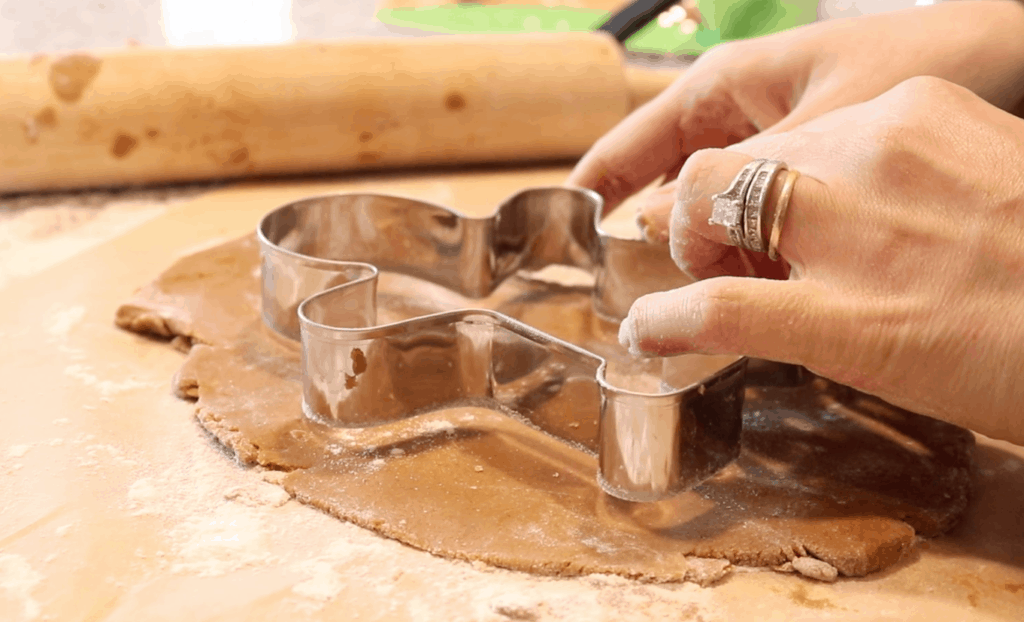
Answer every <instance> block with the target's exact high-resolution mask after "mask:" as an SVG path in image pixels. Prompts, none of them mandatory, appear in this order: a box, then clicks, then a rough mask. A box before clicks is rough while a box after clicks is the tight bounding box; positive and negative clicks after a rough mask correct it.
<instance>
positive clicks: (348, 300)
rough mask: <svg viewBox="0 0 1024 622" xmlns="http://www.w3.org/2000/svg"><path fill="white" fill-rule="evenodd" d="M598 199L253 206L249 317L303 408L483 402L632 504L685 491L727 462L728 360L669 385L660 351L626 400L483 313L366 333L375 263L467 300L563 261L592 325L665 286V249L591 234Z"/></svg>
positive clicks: (573, 361) (345, 412)
mask: <svg viewBox="0 0 1024 622" xmlns="http://www.w3.org/2000/svg"><path fill="white" fill-rule="evenodd" d="M602 204H603V203H602V199H601V197H600V196H599V195H597V194H596V193H594V192H591V191H589V190H581V189H570V188H561V187H551V188H533V189H527V190H523V191H521V192H519V193H517V194H515V195H513V196H512V197H510V198H509V199H507V200H506V201H505V202H504V203H502V204H501V206H500V207H498V209H497V211H496V212H494V214H493V215H492V216H490V217H487V218H470V217H466V216H463V215H461V214H459V213H457V212H455V211H452V210H450V209H446V208H444V207H440V206H438V205H433V204H430V203H424V202H421V201H416V200H413V199H408V198H401V197H395V196H386V195H378V194H342V195H332V196H322V197H314V198H308V199H303V200H300V201H296V202H294V203H290V204H288V205H285V206H283V207H280V208H278V209H275V210H274V211H272V212H270V213H268V214H267V215H266V216H264V217H263V219H262V221H261V222H260V224H259V227H258V231H257V235H258V238H259V242H260V248H261V255H262V288H263V319H264V321H265V322H266V323H267V325H269V326H270V327H271V328H273V329H274V330H275V331H277V332H278V333H280V334H282V335H284V336H286V337H288V338H291V339H299V340H301V343H302V369H303V409H304V411H305V414H306V416H308V417H311V418H312V419H314V420H317V421H319V422H322V423H326V424H330V425H335V426H344V427H368V426H373V425H379V424H383V423H387V422H391V421H395V420H398V419H403V418H407V417H410V416H414V415H416V414H418V413H423V412H428V411H430V410H436V409H438V408H442V407H447V406H455V405H466V404H478V405H487V406H489V407H491V408H495V409H497V410H499V411H502V412H505V413H508V414H510V415H513V416H517V417H518V418H520V419H525V420H526V422H528V423H529V424H532V425H533V426H535V427H537V428H540V429H541V430H543V431H545V432H547V433H549V434H551V435H553V436H555V437H557V438H559V439H562V440H564V441H566V442H569V443H573V444H576V445H577V446H583V447H584V448H586V449H588V450H590V451H594V452H596V453H597V455H598V458H599V480H600V483H601V486H602V487H603V489H604V490H605V491H606V492H607V493H608V494H610V495H612V496H615V497H618V498H621V499H626V500H632V501H654V500H657V499H661V498H664V497H668V496H671V495H673V494H675V493H678V492H681V491H684V490H687V489H689V488H690V487H692V486H694V485H697V484H698V483H700V482H701V481H703V480H704V479H706V478H708V477H710V476H711V475H713V474H714V473H715V472H717V471H718V470H720V469H721V468H722V467H724V466H725V465H727V464H728V463H729V462H731V461H732V460H733V459H735V458H736V456H737V455H738V454H739V449H740V442H739V441H740V428H741V409H742V402H743V375H744V371H745V363H746V360H745V359H737V360H735V361H734V362H731V363H730V364H727V365H725V366H724V367H721V368H719V369H717V370H716V371H715V372H714V373H712V374H711V375H710V376H708V377H705V378H702V379H701V381H700V382H696V383H693V382H688V383H687V384H688V385H689V386H683V387H674V386H672V384H673V383H672V379H671V376H672V359H665V361H666V365H665V373H663V377H662V388H663V389H666V392H663V393H640V392H635V391H630V390H625V389H622V388H618V387H615V386H612V384H610V383H609V381H608V380H607V378H606V373H607V364H606V362H605V360H604V359H602V358H601V357H599V356H597V355H596V354H594V353H592V352H589V351H587V350H585V349H582V348H579V347H577V346H574V345H572V344H570V343H567V342H565V341H562V340H560V339H557V338H555V337H553V336H551V335H548V334H546V333H543V332H541V331H539V330H536V329H534V328H531V327H530V326H528V325H526V324H524V323H522V322H519V321H517V320H514V319H512V318H510V317H508V316H506V315H503V314H501V313H498V312H495V311H490V310H482V309H466V310H459V311H451V312H444V313H437V314H433V315H427V316H423V317H416V318H413V319H409V320H406V321H401V322H396V323H391V324H383V325H378V324H377V318H376V316H377V275H378V269H380V270H385V271H391V272H398V273H402V274H406V275H411V276H415V277H419V278H422V279H425V280H427V281H431V282H433V283H436V284H439V285H442V286H444V287H446V288H449V289H451V290H453V291H455V292H458V293H460V294H462V295H464V296H468V297H474V298H480V297H484V296H486V295H488V294H490V293H491V292H492V291H493V290H495V289H496V288H497V287H498V285H500V284H501V282H502V281H504V280H505V279H506V278H508V277H510V276H511V275H513V274H515V273H516V272H518V271H520V270H538V269H540V268H542V267H544V266H548V265H551V264H562V265H569V266H576V267H579V268H583V269H585V270H588V271H590V272H591V273H592V274H593V275H594V277H595V287H594V292H593V301H594V305H595V310H596V311H597V312H598V313H599V314H602V315H604V316H607V317H609V318H621V317H624V316H625V315H626V313H627V312H628V310H629V306H630V305H631V304H632V302H633V301H634V300H635V299H636V298H637V297H639V296H641V295H644V294H646V293H650V292H653V291H660V290H664V289H667V288H668V287H672V286H673V285H674V284H678V283H679V279H680V274H679V270H678V269H677V268H676V267H675V265H674V264H673V263H672V261H671V258H670V257H669V255H668V252H667V250H666V249H664V248H660V247H657V246H654V245H651V244H648V243H646V242H643V241H641V240H631V239H624V238H618V237H614V236H611V235H609V234H607V233H605V232H604V231H603V230H602V229H601V227H600V217H601V207H602ZM595 419H596V420H597V431H596V437H595V434H594V431H593V422H594V421H595ZM588 424H589V425H588ZM588 427H589V428H590V432H587V431H586V430H587V428H588Z"/></svg>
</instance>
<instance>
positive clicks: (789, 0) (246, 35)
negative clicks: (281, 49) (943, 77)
mask: <svg viewBox="0 0 1024 622" xmlns="http://www.w3.org/2000/svg"><path fill="white" fill-rule="evenodd" d="M933 2H934V0H718V1H712V0H688V1H687V2H685V3H684V2H680V3H679V5H677V6H675V7H672V8H669V9H667V10H666V11H665V12H664V13H663V14H662V15H661V16H660V17H659V19H658V20H657V21H656V22H652V23H651V24H650V25H649V26H648V27H647V28H645V29H644V30H642V31H641V32H638V33H637V34H636V35H634V36H633V37H632V38H631V39H630V40H629V41H628V42H627V49H630V50H632V51H636V52H647V53H670V54H681V55H685V54H694V53H699V52H700V51H701V50H703V49H706V48H707V47H709V46H711V45H714V44H715V43H718V42H719V41H722V40H728V39H735V38H745V37H750V36H757V35H761V34H766V33H769V32H774V31H777V30H783V29H786V28H790V27H793V26H796V25H799V24H803V23H808V22H812V21H815V20H818V19H828V18H835V17H846V16H853V15H861V14H865V13H875V12H880V11H887V10H894V9H899V8H904V7H909V6H913V5H915V4H917V5H921V4H932V3H933ZM628 4H629V0H511V1H508V2H502V1H501V0H484V1H482V2H474V3H445V2H444V1H443V0H84V1H83V0H3V1H2V2H0V53H19V52H38V51H57V50H71V49H80V48H97V47H102V48H110V47H120V46H124V45H137V44H139V45H151V46H160V45H175V46H189V45H198V46H201V45H256V44H276V43H285V42H288V41H294V40H310V39H336V38H341V37H352V36H401V35H405V36H410V35H413V36H414V35H424V34H433V33H446V32H517V31H523V32H526V31H536V30H551V31H566V30H588V29H593V28H596V27H597V26H599V25H600V24H601V23H602V22H603V21H605V20H606V19H607V17H608V15H609V14H610V12H612V11H615V10H618V9H620V8H622V7H624V6H626V5H628ZM684 4H685V5H686V6H684ZM697 7H700V8H699V9H698V8H697ZM709 7H710V8H709ZM700 9H703V11H704V13H705V14H706V15H703V16H701V14H700ZM701 17H703V19H700V18H701ZM714 22H717V23H714Z"/></svg>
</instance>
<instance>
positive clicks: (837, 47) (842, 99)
mask: <svg viewBox="0 0 1024 622" xmlns="http://www.w3.org/2000/svg"><path fill="white" fill-rule="evenodd" d="M1021 33H1024V3H1021V2H1017V1H1015V0H988V1H969V2H968V1H961V2H950V3H944V4H939V5H935V6H931V7H921V8H915V9H910V10H906V11H899V12H894V13H885V14H880V15H871V16H866V17H858V18H854V19H847V20H837V21H830V22H822V23H819V24H814V25H811V26H807V27H804V28H798V29H795V30H791V31H788V32H784V33H780V34H778V35H774V36H770V37H764V38H760V39H754V40H750V41H744V42H737V43H729V44H726V45H722V46H718V47H716V48H714V49H713V50H712V51H711V52H710V53H708V54H706V55H704V56H703V57H702V58H701V59H700V60H699V61H698V62H697V63H695V64H694V65H693V67H691V68H690V69H688V70H687V71H686V72H685V73H684V75H683V76H682V77H681V78H680V79H679V80H678V81H677V82H676V83H675V84H674V85H673V86H672V87H670V88H669V89H667V90H666V91H665V92H664V93H662V94H661V95H660V96H659V97H657V98H655V99H654V100H652V101H651V102H650V103H648V104H647V105H645V106H643V107H642V108H640V109H639V110H637V111H636V112H635V113H634V114H632V115H631V116H630V117H629V118H628V119H626V120H625V121H623V122H622V123H621V124H620V125H619V126H618V127H616V128H615V129H614V130H612V131H611V132H610V133H609V134H608V135H606V136H605V137H603V138H602V139H601V140H600V141H598V142H597V144H596V145H595V146H594V147H593V149H591V151H590V152H589V153H588V154H587V155H586V156H585V157H584V158H583V160H581V161H580V163H579V165H578V166H577V167H576V169H575V171H573V173H572V175H571V176H570V178H569V180H568V182H567V183H568V184H569V185H572V186H582V187H586V188H593V189H595V190H597V191H598V192H599V193H601V194H602V195H603V196H604V198H605V200H606V202H607V204H606V209H608V210H611V209H613V208H614V207H615V206H617V205H618V204H619V203H621V202H622V201H623V200H624V199H626V198H627V197H629V196H630V195H631V194H633V193H634V192H636V191H637V190H639V189H640V188H643V187H644V186H646V185H647V184H649V183H651V182H652V181H654V180H655V179H657V178H658V177H660V176H662V175H666V176H667V177H666V179H670V180H674V179H675V176H676V173H678V172H679V168H680V167H681V166H682V165H683V162H684V161H685V160H686V158H687V157H688V156H689V155H690V154H691V153H693V152H694V151H697V150H698V149H703V148H707V147H725V146H727V145H731V144H734V143H736V142H739V141H741V140H743V139H746V138H749V137H750V136H752V135H754V134H756V133H758V132H768V133H778V132H783V131H786V130H789V129H792V128H794V127H796V126H798V125H800V124H801V123H804V122H806V121H809V120H810V119H813V118H814V117H817V116H819V115H821V114H824V113H826V112H829V111H831V110H835V109H837V108H841V107H843V106H848V105H850V104H856V103H860V102H864V101H867V100H869V99H872V98H874V97H877V96H878V95H881V94H882V93H884V92H885V91H887V90H889V89H890V88H892V87H894V86H896V85H897V84H899V83H900V82H902V81H903V80H906V79H907V78H911V77H914V76H918V75H932V76H937V77H940V78H944V79H946V80H949V81H950V82H954V83H956V84H959V85H961V86H964V87H966V88H968V89H970V90H972V91H974V92H975V93H977V94H978V95H979V96H981V97H982V98H984V99H986V100H987V101H989V102H991V103H993V104H995V105H997V106H999V107H1001V108H1004V109H1012V107H1013V106H1014V105H1016V104H1017V103H1018V102H1021V100H1022V99H1024V36H1022V35H1021ZM675 186H676V184H675V183H670V184H669V185H667V186H666V187H664V188H663V189H661V190H660V191H658V192H656V193H654V194H653V195H652V196H651V197H650V198H649V201H650V202H651V203H653V204H656V205H657V204H662V205H668V206H670V205H671V204H672V202H673V197H674V194H675ZM663 211H666V212H667V208H665V209H664V210H663Z"/></svg>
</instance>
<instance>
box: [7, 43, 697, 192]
mask: <svg viewBox="0 0 1024 622" xmlns="http://www.w3.org/2000/svg"><path fill="white" fill-rule="evenodd" d="M676 75H677V72H673V71H661V70H646V71H644V70H635V69H634V70H629V71H627V70H626V69H625V67H624V64H623V56H622V52H621V50H620V47H619V45H618V44H617V43H616V42H615V41H614V40H613V39H612V38H611V37H610V36H606V35H603V34H598V33H562V34H536V35H502V36H491V35H484V36H477V35H470V36H444V37H422V38H402V39H370V40H365V39H364V40H349V41H338V42H330V43H302V44H293V45H287V46H280V47H246V48H207V49H196V48H185V49H167V48H164V49H160V48H127V49H123V50H115V51H103V52H90V53H75V54H67V55H59V56H58V55H36V56H34V57H31V58H29V57H9V58H6V59H3V60H0V154H2V155H0V193H9V192H20V191H36V190H50V189H61V188H78V187H87V186H120V185H128V184H147V183H160V182H177V181H188V180H200V179H216V178H232V177H242V176H256V175H259V176H262V175H278V174H293V173H311V172H322V171H344V170H357V169H366V168H390V167H400V166H416V165H419V166H423V165H451V164H456V163H471V162H508V161H524V160H545V159H556V158H573V157H577V156H579V155H581V154H582V153H584V152H585V151H586V149H587V148H588V147H589V146H590V145H591V144H592V143H593V142H594V140H596V139H597V138H598V137H600V136H601V135H602V134H603V133H604V132H606V131H607V130H608V129H610V128H611V127H612V126H613V125H614V124H615V123H616V122H618V121H619V120H621V119H622V118H623V117H624V116H626V114H628V113H629V112H630V111H631V110H633V109H634V108H636V107H637V106H639V105H640V104H641V103H643V102H645V101H647V100H648V99H650V98H651V97H653V96H654V95H655V94H657V93H658V92H659V91H660V90H661V89H663V88H664V87H665V86H667V85H668V84H669V82H671V80H672V79H673V78H674V77H675V76H676Z"/></svg>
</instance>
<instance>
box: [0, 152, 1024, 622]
mask: <svg viewBox="0 0 1024 622" xmlns="http://www.w3.org/2000/svg"><path fill="white" fill-rule="evenodd" d="M566 173H567V170H566V169H564V168H553V169H530V170H525V171H510V170H505V171H500V170H490V171H478V172H467V173H417V174H393V175H389V176H376V177H371V176H363V177H347V178H344V179H339V180H318V181H308V182H286V183H277V184H263V185H255V184H253V185H238V186H228V187H221V188H215V189H206V190H205V191H201V190H190V191H175V192H173V193H170V194H168V193H167V192H164V191H146V192H144V193H141V194H123V193H122V194H116V195H114V196H107V195H102V194H101V195H96V194H88V195H63V196H62V197H61V198H58V199H52V198H45V197H44V198H39V197H36V198H23V199H19V200H18V201H19V202H18V203H17V204H7V205H5V207H6V211H5V212H4V217H3V218H2V219H0V259H2V262H0V263H2V265H3V266H4V270H5V271H4V272H2V273H0V296H2V298H0V300H2V301H3V302H2V303H0V342H2V343H3V344H4V347H3V349H2V352H3V356H2V357H0V370H2V377H3V378H4V381H5V386H4V389H3V391H2V392H0V413H2V416H0V421H2V425H3V435H2V437H0V456H2V457H3V460H2V462H0V494H2V495H3V496H4V499H5V502H4V504H3V505H2V509H0V619H3V620H62V621H63V620H69V621H72V620H73V621H78V620H81V621H86V620H89V621H95V620H108V621H117V620H147V621H158V620H203V621H207V620H209V621H214V620H242V619H245V620H250V621H253V620H281V619H288V620H307V619H308V620H326V619H332V620H337V619H346V620H348V619H351V620H425V621H430V620H446V621H448V620H495V621H498V620H616V621H619V620H622V621H630V620H637V621H640V620H662V619H672V620H705V621H710V620H745V619H749V620H771V619H779V620H792V619H805V618H806V619H816V620H819V619H842V620H849V619H863V620H880V619H892V620H908V619H913V620H928V621H929V622H937V621H939V620H962V619H972V620H976V619H993V620H995V619H999V620H1011V619H1019V617H1020V612H1021V611H1024V449H1022V448H1020V447H1014V446H1011V445H1008V444H1006V443H999V442H994V441H990V440H987V439H979V446H978V449H977V463H978V469H977V473H976V479H977V484H976V496H975V498H974V500H973V502H972V506H971V509H970V510H969V512H968V515H967V517H966V519H965V521H964V523H963V524H962V525H961V526H960V527H958V528H957V529H956V530H955V531H954V532H953V533H952V534H950V535H948V536H946V537H943V538H939V539H936V540H933V541H930V542H925V543H922V544H921V546H919V547H918V549H917V551H916V552H915V553H914V554H913V555H912V556H911V557H910V558H909V559H906V560H904V561H903V562H901V563H900V564H898V565H897V566H896V567H895V568H893V569H891V570H889V571H887V572H885V573H882V574H879V575H874V576H870V577H866V578H863V579H856V580H841V581H839V582H838V583H836V584H832V585H827V584H819V583H815V582H812V581H809V580H807V579H803V578H799V577H796V576H790V575H781V574H776V573H772V572H766V571H751V570H745V569H737V571H736V572H734V573H733V574H732V575H731V576H730V577H728V578H727V579H725V580H724V581H722V582H721V583H719V584H718V585H716V586H713V587H709V588H701V587H698V586H695V585H690V584H681V585H647V584H642V583H636V582H632V581H629V580H625V579H620V578H615V577H608V576H588V577H583V578H577V579H553V578H541V577H534V576H530V575H527V574H523V573H516V572H510V571H505V570H499V569H495V568H490V567H487V566H483V565H480V564H467V563H462V562H453V561H448V560H443V559H439V558H436V557H433V556H431V555H429V554H427V553H423V552H421V551H417V550H414V549H412V548H410V547H407V546H404V545H402V544H399V543H397V542H394V541H390V540H385V539H383V538H381V537H379V536H377V535H375V534H373V533H371V532H369V531H366V530H363V529H360V528H357V527H355V526H352V525H350V524H346V523H342V522H340V521H338V520H335V519H333V518H331V517H329V516H327V515H325V514H323V513H321V512H319V511H317V510H315V509H312V508H310V507H306V506H304V505H302V504H300V503H298V502H296V501H295V500H292V499H289V498H288V496H287V494H285V493H284V492H283V491H282V490H281V489H280V488H279V487H277V486H276V485H274V484H273V483H272V482H273V476H272V475H270V474H263V473H260V472H258V471H257V470H254V469H244V468H241V467H239V466H238V465H237V464H236V463H235V462H234V461H233V459H232V458H231V457H230V456H228V455H227V454H226V453H225V452H224V451H223V450H222V449H221V448H220V447H219V446H218V445H217V444H216V442H214V441H213V440H211V439H210V438H209V437H207V436H206V435H204V434H203V433H202V432H201V431H200V428H199V427H198V426H197V425H196V423H195V422H194V420H193V418H192V410H193V406H192V405H191V404H189V403H186V402H183V401H181V400H178V399H177V398H175V397H174V396H172V395H171V392H170V386H171V383H170V380H171V377H172V375H173V374H174V373H175V371H176V370H177V369H178V367H179V366H180V364H181V362H182V355H181V353H179V352H176V351H175V350H173V349H172V348H170V347H168V346H167V345H166V344H164V343H160V342H157V341H152V340H147V339H145V338H142V337H139V336H137V335H133V334H129V333H126V332H123V331H120V330H118V329H116V328H115V327H114V326H113V317H114V310H115V309H116V307H117V306H118V304H119V303H120V302H122V301H124V300H125V299H126V298H127V297H128V296H129V295H130V294H131V293H132V291H133V290H134V289H135V288H137V287H139V286H141V285H143V284H144V283H146V282H147V281H148V280H150V279H151V278H152V277H154V276H155V275H156V274H157V273H158V272H159V271H160V270H162V269H163V268H165V267H166V266H168V265H169V264H170V263H171V262H172V261H173V260H174V259H175V258H176V257H179V256H181V255H182V254H185V253H188V252H189V251H192V250H195V249H197V248H201V247H204V246H207V245H210V244H213V243H216V242H218V241H224V240H227V239H230V238H233V237H235V236H239V235H242V234H244V233H247V232H249V231H251V230H252V228H253V227H254V225H255V223H256V220H257V219H258V217H259V216H260V215H261V214H262V213H263V212H265V211H267V210H268V209H270V208H272V207H274V206H276V205H278V204H280V203H282V202H284V201H287V200H290V199H293V198H297V197H300V196H304V195H310V194H316V193H321V192H325V191H339V190H353V189H360V190H375V191H385V192H389V193H397V194H408V195H411V196H415V197H417V198H421V199H425V200H428V201H435V202H439V203H443V204H448V205H451V206H453V207H456V208H458V209H461V210H463V211H466V212H470V213H479V214H482V213H486V212H488V211H490V210H491V209H492V208H493V206H494V205H496V204H497V202H498V201H500V200H501V199H502V198H504V197H505V196H507V195H509V194H511V193H512V192H513V191H514V190H516V189H518V188H520V187H522V186H524V185H530V184H555V183H560V182H561V181H562V180H563V179H564V177H565V175H566ZM83 197H84V198H83ZM90 202H91V203H90ZM100 203H106V205H107V207H106V208H104V209H100V208H99V207H98V204H100ZM72 205H75V206H76V207H72ZM90 205H92V207H90ZM622 214H623V215H622V217H621V218H619V220H620V224H619V226H629V224H628V221H629V219H628V211H623V212H622ZM26 232H28V233H26ZM4 236H6V237H4ZM4 253H6V254H4ZM19 262H20V263H19Z"/></svg>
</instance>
